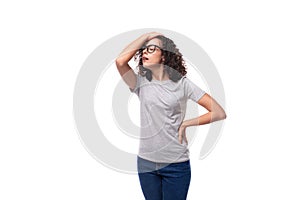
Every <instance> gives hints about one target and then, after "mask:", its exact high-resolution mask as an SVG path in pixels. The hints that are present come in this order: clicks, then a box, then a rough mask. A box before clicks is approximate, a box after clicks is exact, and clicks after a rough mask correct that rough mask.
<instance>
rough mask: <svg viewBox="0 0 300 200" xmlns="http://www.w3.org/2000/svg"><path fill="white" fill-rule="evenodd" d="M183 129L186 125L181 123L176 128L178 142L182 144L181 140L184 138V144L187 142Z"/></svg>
mask: <svg viewBox="0 0 300 200" xmlns="http://www.w3.org/2000/svg"><path fill="white" fill-rule="evenodd" d="M185 129H186V126H185V125H184V124H183V123H182V124H181V125H180V127H179V129H178V139H179V142H180V144H182V140H184V141H185V142H186V144H188V140H187V137H186V132H185Z"/></svg>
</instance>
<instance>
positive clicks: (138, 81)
mask: <svg viewBox="0 0 300 200" xmlns="http://www.w3.org/2000/svg"><path fill="white" fill-rule="evenodd" d="M134 74H135V76H136V84H135V87H134V88H133V89H131V88H129V90H130V92H134V93H135V94H136V95H138V96H139V93H140V85H141V79H142V77H141V75H140V74H136V73H134Z"/></svg>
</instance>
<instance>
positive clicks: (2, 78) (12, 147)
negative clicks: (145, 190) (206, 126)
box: [0, 0, 300, 200]
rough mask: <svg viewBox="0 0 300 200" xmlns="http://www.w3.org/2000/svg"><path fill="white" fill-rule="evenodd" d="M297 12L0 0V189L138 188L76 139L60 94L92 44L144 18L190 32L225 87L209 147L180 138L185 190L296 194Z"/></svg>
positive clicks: (13, 192)
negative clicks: (187, 150) (185, 157)
mask: <svg viewBox="0 0 300 200" xmlns="http://www.w3.org/2000/svg"><path fill="white" fill-rule="evenodd" d="M196 2H198V3H196ZM299 18H300V14H299V6H298V5H297V1H296V0H295V1H291V0H286V1H283V0H282V1H274V0H273V1H266V0H259V1H258V0H252V1H214V0H211V1H205V2H204V1H191V2H190V1H185V2H184V4H183V2H182V1H155V0H153V1H138V0H137V1H120V2H119V1H114V0H110V1H107V2H105V3H102V2H101V1H81V2H79V1H49V2H43V1H1V3H0V21H1V24H0V26H1V32H0V34H1V38H0V67H1V68H0V91H1V101H0V102H1V104H0V120H1V126H0V133H1V136H0V154H1V157H0V158H1V164H0V188H1V192H0V199H51V200H52V199H128V200H132V199H143V196H142V192H141V190H140V187H139V182H138V178H137V176H135V175H128V174H122V173H119V172H116V171H114V170H111V169H109V168H106V167H104V166H103V165H101V164H100V163H98V162H97V161H96V160H95V159H93V157H92V156H91V155H90V154H89V153H88V152H87V151H86V149H85V148H84V146H83V145H82V143H81V141H80V138H79V137H78V134H77V131H76V126H75V123H74V120H73V113H72V112H73V111H72V106H73V105H72V103H73V102H72V101H73V99H72V98H73V96H72V95H73V90H74V84H75V81H76V77H77V74H78V73H79V70H80V68H81V65H82V64H83V62H84V61H85V59H86V58H87V56H88V55H89V54H90V53H91V52H92V51H93V50H94V49H95V48H96V47H98V46H99V45H100V44H101V43H102V42H104V41H106V40H108V39H110V38H111V37H113V36H115V35H117V34H120V33H122V32H126V31H131V30H133V29H139V28H150V27H151V28H163V29H169V30H173V31H176V32H179V33H181V34H184V35H185V36H187V37H189V38H191V39H192V40H194V41H195V42H197V43H198V44H199V45H200V46H201V47H202V48H203V49H204V50H205V51H206V52H207V53H208V55H209V56H210V58H211V59H212V60H213V62H214V64H215V65H216V67H217V69H218V71H219V73H220V76H221V78H222V81H223V84H224V87H225V93H226V100H227V103H226V112H227V116H228V117H227V119H226V123H225V126H224V129H223V132H222V137H221V139H220V140H219V142H218V144H217V146H216V148H215V149H214V151H213V152H212V153H211V154H210V155H209V156H208V157H207V158H205V159H204V160H198V159H197V156H198V155H199V151H200V147H201V143H197V141H195V143H194V144H193V146H192V148H191V155H192V157H191V162H192V181H191V186H190V190H189V196H188V199H192V200H195V199H205V200H219V199H231V200H240V199H244V200H246V199H251V200H252V199H289V200H293V199H299V198H300V192H299V190H298V189H299V185H300V172H299V169H300V163H299V152H300V145H299V141H300V140H299V139H300V136H299V128H298V124H299V105H298V103H299V100H300V99H299V95H298V94H297V93H298V91H299V89H298V85H299V73H297V72H298V71H296V70H298V68H299V67H300V61H299V46H300V37H299V35H300V31H299ZM112 126H113V124H112ZM197 145H198V146H197Z"/></svg>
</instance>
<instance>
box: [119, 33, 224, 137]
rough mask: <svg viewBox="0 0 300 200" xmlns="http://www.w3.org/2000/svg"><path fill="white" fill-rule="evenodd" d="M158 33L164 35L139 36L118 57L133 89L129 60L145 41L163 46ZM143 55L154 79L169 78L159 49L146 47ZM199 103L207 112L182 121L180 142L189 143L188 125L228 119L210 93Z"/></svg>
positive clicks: (121, 70) (149, 34) (144, 61)
mask: <svg viewBox="0 0 300 200" xmlns="http://www.w3.org/2000/svg"><path fill="white" fill-rule="evenodd" d="M158 35H162V34H161V33H157V32H151V33H146V34H143V35H141V36H140V37H139V38H137V39H136V40H134V41H133V42H131V43H130V44H129V45H128V46H127V47H126V48H125V49H124V50H123V51H122V52H121V54H120V55H119V56H118V58H117V59H116V66H117V69H118V71H119V73H120V75H121V77H122V79H123V80H124V81H125V83H126V84H127V85H128V86H129V87H130V88H132V89H133V88H134V87H135V85H136V75H135V74H134V71H133V70H132V68H131V67H130V66H129V64H128V62H129V61H130V60H131V58H132V57H133V56H134V55H135V53H136V52H137V50H138V49H140V48H141V47H142V45H143V44H144V43H145V42H147V43H146V45H149V44H155V45H157V46H160V47H161V46H162V44H161V41H160V40H159V39H157V38H155V37H156V36H158ZM143 56H146V57H147V58H149V59H148V60H143V65H144V67H146V68H148V69H151V71H152V76H153V79H156V80H167V79H169V77H168V75H167V73H165V71H164V68H163V64H162V63H163V60H164V58H163V56H162V53H161V51H160V50H159V49H157V48H156V50H155V51H154V52H153V53H152V54H150V53H148V52H147V51H146V49H145V50H144V51H143ZM197 103H198V104H199V105H200V106H202V107H204V108H205V109H206V110H207V113H205V114H203V115H200V116H198V117H195V118H193V119H189V120H185V121H183V122H182V123H181V125H180V127H179V129H178V133H179V138H178V140H179V142H180V143H182V142H183V141H185V142H186V143H188V141H187V137H186V128H187V127H189V126H198V125H204V124H208V123H212V122H214V121H218V120H223V119H226V113H225V111H224V109H223V108H222V107H221V106H220V105H219V104H218V102H217V101H216V100H215V99H213V98H212V97H211V96H210V95H209V94H207V93H206V94H205V95H204V96H203V97H201V99H199V101H198V102H197Z"/></svg>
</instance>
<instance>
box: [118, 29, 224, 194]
mask: <svg viewBox="0 0 300 200" xmlns="http://www.w3.org/2000/svg"><path fill="white" fill-rule="evenodd" d="M133 57H134V58H135V59H138V61H139V65H138V68H139V72H138V74H136V73H135V72H134V71H133V70H132V69H131V67H130V66H129V64H128V62H129V61H130V60H131V59H132V58H133ZM116 66H117V69H118V71H119V73H120V75H121V76H122V78H123V80H124V81H125V83H126V84H127V85H128V86H129V89H130V91H131V92H134V93H135V94H136V95H138V97H139V99H140V103H141V104H140V111H141V113H140V114H141V116H140V118H141V128H140V146H139V154H138V158H137V163H138V174H139V180H140V184H141V188H142V191H143V194H144V196H145V198H146V199H147V200H162V199H164V200H184V199H186V197H187V193H188V188H189V184H190V178H191V168H190V162H189V151H188V146H187V143H188V141H187V138H186V128H187V127H189V126H196V125H203V124H207V123H211V122H214V121H217V120H222V119H225V118H226V114H225V112H224V110H223V109H222V107H221V106H220V105H219V104H218V103H217V102H216V101H215V100H214V99H213V98H212V97H211V96H210V95H209V94H207V93H205V92H204V91H203V90H202V89H200V88H199V87H198V86H196V85H195V84H194V83H193V82H191V81H190V80H189V79H188V78H187V77H186V76H185V75H186V73H187V72H186V68H185V63H184V60H183V58H182V55H181V53H180V52H179V50H178V48H176V45H175V44H174V42H173V41H172V40H171V39H169V38H167V37H165V36H163V35H162V34H160V33H156V32H151V33H146V34H143V35H142V36H140V37H139V38H137V39H136V40H134V41H133V42H131V43H130V44H129V45H128V46H127V47H126V48H125V49H124V50H123V51H122V52H121V54H120V55H119V56H118V58H117V59H116ZM188 99H191V100H193V101H194V102H196V103H198V104H199V105H201V106H203V107H204V108H206V109H207V111H208V112H207V113H206V114H204V115H201V116H199V117H196V118H193V119H189V120H185V121H183V119H184V116H185V111H186V103H187V100H188Z"/></svg>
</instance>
